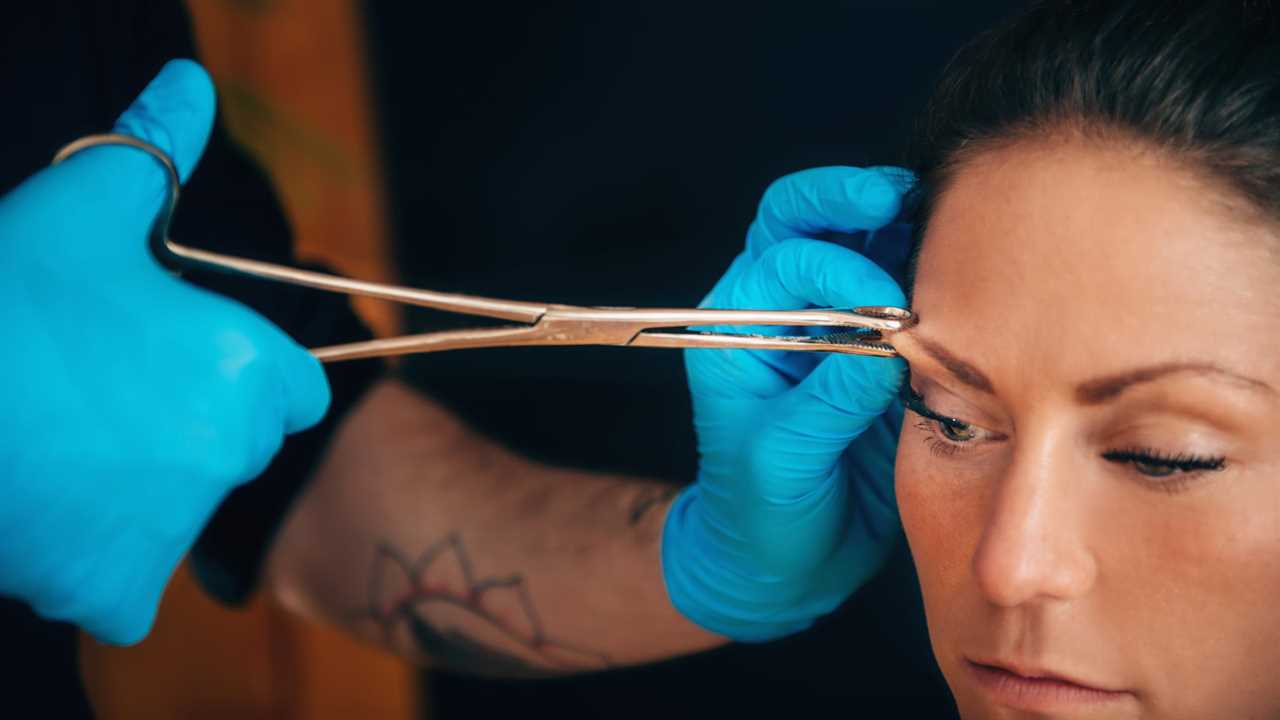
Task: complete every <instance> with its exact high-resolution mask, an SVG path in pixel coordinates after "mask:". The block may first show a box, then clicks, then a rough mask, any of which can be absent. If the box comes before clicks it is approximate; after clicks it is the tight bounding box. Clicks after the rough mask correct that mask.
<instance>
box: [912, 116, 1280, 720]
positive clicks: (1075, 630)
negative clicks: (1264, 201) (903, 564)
mask: <svg viewBox="0 0 1280 720" xmlns="http://www.w3.org/2000/svg"><path fill="white" fill-rule="evenodd" d="M1277 234H1278V233H1277V226H1276V225H1275V224H1273V223H1272V222H1270V221H1268V220H1267V219H1265V218H1264V217H1262V215H1261V214H1260V213H1258V212H1256V211H1255V210H1254V209H1252V208H1251V206H1250V205H1249V204H1248V203H1247V202H1246V201H1244V200H1243V199H1241V198H1238V197H1234V196H1233V195H1232V193H1231V192H1230V190H1229V189H1228V187H1227V186H1226V185H1225V184H1223V183H1221V182H1219V181H1218V180H1216V179H1212V178H1209V177H1206V176H1203V175H1201V174H1199V173H1197V172H1196V171H1195V170H1194V169H1193V168H1191V167H1190V166H1187V165H1185V164H1180V163H1179V162H1176V161H1175V160H1173V159H1172V158H1171V157H1169V156H1166V155H1164V154H1162V153H1161V152H1159V151H1156V150H1155V149H1151V148H1147V147H1145V146H1143V145H1142V144H1141V143H1140V142H1138V141H1134V140H1131V139H1126V138H1124V137H1122V136H1119V135H1115V136H1112V137H1110V138H1108V137H1104V136H1103V135H1101V134H1099V133H1096V132H1094V133H1080V132H1075V131H1070V130H1061V131H1059V132H1057V133H1054V134H1053V135H1052V136H1048V135H1045V134H1041V135H1039V136H1036V137H1033V138H1030V139H1024V140H1019V141H1016V142H1012V143H1007V144H1003V145H1001V146H999V147H996V148H988V149H979V150H977V151H975V152H974V153H972V154H971V156H970V157H968V158H967V159H965V160H963V161H962V162H961V163H960V164H959V166H958V167H957V168H956V169H955V171H954V173H953V175H952V181H951V183H950V185H949V186H948V187H947V188H946V189H945V190H944V191H943V193H942V195H941V197H940V198H939V201H938V204H937V205H936V208H935V211H934V214H933V216H932V218H931V219H930V225H929V231H928V233H927V234H926V237H925V240H924V244H923V248H922V251H921V255H920V263H919V270H918V274H917V280H916V285H915V288H914V308H915V310H916V311H917V312H918V313H919V315H920V318H921V321H920V324H919V325H918V327H917V328H916V329H915V330H913V331H912V332H911V333H910V334H909V335H908V336H903V337H899V338H896V339H895V344H896V345H898V347H899V348H900V349H901V351H902V353H903V355H904V356H905V357H906V358H907V360H908V362H909V364H910V367H911V378H910V383H911V386H912V387H914V389H915V390H916V391H917V392H918V393H919V395H920V396H922V398H923V402H924V404H925V405H927V406H928V407H929V408H931V409H932V410H934V411H936V412H937V413H938V414H941V415H944V416H949V417H952V418H957V419H959V420H962V421H964V422H965V423H969V425H968V426H965V425H958V424H955V423H941V422H938V421H935V420H928V419H926V418H924V417H922V416H921V415H919V414H916V413H908V414H907V418H906V422H904V424H903V429H902V438H901V443H900V446H899V450H898V460H897V494H898V503H899V507H900V510H901V513H902V521H903V524H904V526H905V528H906V532H907V536H908V539H909V541H910V545H911V551H912V553H913V555H914V557H915V562H916V565H917V567H918V570H919V575H920V583H921V587H922V590H923V594H924V600H925V606H926V611H927V614H928V621H929V629H930V635H931V638H932V642H933V649H934V653H935V654H936V656H937V659H938V663H939V665H940V666H941V668H942V671H943V673H944V674H945V675H946V678H947V681H948V683H949V684H950V685H951V688H952V690H953V692H954V693H955V696H956V699H957V701H958V703H959V707H960V710H961V713H962V714H963V716H964V717H965V718H989V717H993V718H1006V717H1007V718H1014V717H1073V718H1076V717H1088V718H1095V717H1097V718H1102V717H1107V718H1113V717H1114V718H1138V717H1141V718H1246V717H1249V718H1262V717H1275V716H1276V714H1277V713H1278V712H1280V674H1278V672H1280V440H1277V435H1276V431H1277V429H1280V307H1277V305H1280V294H1278V293H1277V292H1276V288H1278V287H1280V258H1278V257H1277V252H1276V251H1277V249H1280V238H1278V237H1277ZM1116 452H1134V453H1139V454H1141V453H1155V454H1158V455H1159V456H1161V457H1165V458H1177V459H1179V460H1180V461H1186V462H1183V463H1182V467H1184V468H1185V467H1188V465H1200V466H1216V465H1219V464H1220V468H1218V469H1199V470H1196V469H1190V470H1182V469H1175V467H1174V465H1170V464H1169V462H1167V461H1165V462H1160V461H1155V462H1151V463H1146V464H1144V463H1143V462H1141V461H1135V460H1133V459H1131V458H1126V456H1123V455H1115V454H1114V453H1116ZM1109 453H1111V454H1110V455H1108V454H1109ZM1160 474H1164V476H1163V477H1161V476H1156V475H1160ZM975 663H976V664H975ZM978 664H981V665H985V666H987V667H985V668H983V667H981V665H978ZM1037 676H1038V677H1039V679H1035V678H1036V677H1037ZM1045 676H1058V677H1060V678H1065V679H1069V680H1074V681H1075V683H1076V684H1072V683H1067V682H1062V681H1060V680H1059V681H1055V680H1051V679H1046V677H1045ZM1080 685H1085V686H1090V687H1092V688H1095V690H1087V689H1084V688H1082V687H1080ZM1099 689H1100V690H1109V691H1113V692H1101V691H1100V690H1099Z"/></svg>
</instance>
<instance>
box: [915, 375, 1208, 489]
mask: <svg viewBox="0 0 1280 720" xmlns="http://www.w3.org/2000/svg"><path fill="white" fill-rule="evenodd" d="M902 404H903V405H904V406H905V407H906V408H907V409H908V410H910V411H912V412H914V413H916V414H917V415H919V416H920V418H921V419H920V421H919V422H917V423H916V427H917V428H919V429H921V430H924V431H925V432H927V433H929V434H928V436H927V437H926V438H925V440H924V441H925V444H927V445H928V446H929V451H930V452H932V453H933V454H934V455H937V456H939V457H951V456H954V455H956V454H958V453H961V452H964V451H966V450H967V449H968V448H966V447H965V446H966V445H968V444H969V443H971V442H973V439H972V438H971V439H969V440H962V441H957V440H951V439H948V438H947V437H946V436H945V434H944V433H945V432H946V431H947V429H952V430H961V431H972V430H977V431H978V432H979V433H987V434H992V435H994V433H991V432H990V431H988V430H983V429H981V428H975V427H974V426H972V425H970V424H969V423H966V422H964V421H963V420H960V419H958V418H953V417H948V416H946V415H943V414H941V413H939V412H937V411H935V410H934V409H933V408H930V407H929V406H928V405H925V403H924V398H923V397H921V395H920V393H918V392H916V390H915V388H913V387H911V385H910V383H909V382H904V383H903V384H902ZM1102 459H1104V460H1107V461H1108V462H1113V463H1116V464H1118V465H1130V466H1132V467H1133V468H1134V470H1135V474H1137V475H1138V476H1139V479H1140V481H1141V482H1143V483H1144V484H1146V485H1149V486H1151V487H1156V488H1159V489H1161V490H1164V491H1166V492H1169V493H1174V492H1177V491H1178V490H1181V489H1183V488H1184V487H1186V485H1187V484H1188V483H1189V482H1190V481H1191V480H1192V479H1194V478H1195V477H1196V476H1197V475H1200V474H1201V473H1204V472H1217V471H1220V470H1223V469H1225V468H1226V464H1227V463H1226V458H1225V457H1222V456H1218V457H1205V456H1201V455H1192V454H1188V453H1174V454H1169V453H1163V452H1161V451H1159V450H1155V449H1152V448H1141V447H1129V448H1123V449H1117V450H1108V451H1106V452H1104V453H1102ZM1144 466H1145V467H1147V468H1151V469H1154V470H1156V472H1143V471H1142V469H1141V468H1142V467H1144Z"/></svg>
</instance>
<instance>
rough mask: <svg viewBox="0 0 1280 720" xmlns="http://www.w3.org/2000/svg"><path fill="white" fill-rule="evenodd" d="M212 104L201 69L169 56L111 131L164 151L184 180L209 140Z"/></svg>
mask: <svg viewBox="0 0 1280 720" xmlns="http://www.w3.org/2000/svg"><path fill="white" fill-rule="evenodd" d="M214 106H215V95H214V90H213V81H212V80H211V79H210V78H209V74H208V73H207V72H205V70H204V68H202V67H200V65H199V64H197V63H195V62H194V61H191V60H170V61H169V62H168V63H166V64H165V66H164V67H163V68H161V69H160V72H159V73H158V74H157V75H156V76H155V79H153V80H152V81H151V82H150V83H149V84H148V85H147V87H146V88H145V89H144V90H143V91H142V93H141V94H140V95H138V98H137V99H136V100H134V101H133V104H132V105H130V106H129V109H128V110H125V111H124V114H123V115H121V116H120V119H119V120H117V121H116V125H115V132H117V133H121V134H124V135H132V136H134V137H136V138H138V139H140V140H146V141H147V142H149V143H151V144H152V145H155V146H156V147H157V148H159V149H160V150H162V151H164V152H165V153H166V154H167V155H168V156H169V157H170V159H172V160H173V163H174V165H176V166H177V168H178V176H179V177H180V178H181V179H182V182H186V181H187V178H188V177H190V176H191V171H192V170H194V169H195V166H196V163H197V162H198V161H199V160H200V156H201V154H203V153H204V147H205V145H206V144H207V143H208V142H209V133H210V132H211V131H212V130H213V117H214ZM134 152H136V151H134Z"/></svg>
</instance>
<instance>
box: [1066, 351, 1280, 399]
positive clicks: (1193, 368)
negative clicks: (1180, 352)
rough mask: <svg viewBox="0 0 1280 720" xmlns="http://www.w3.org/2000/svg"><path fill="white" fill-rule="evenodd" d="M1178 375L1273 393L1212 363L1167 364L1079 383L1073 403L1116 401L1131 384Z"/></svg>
mask: <svg viewBox="0 0 1280 720" xmlns="http://www.w3.org/2000/svg"><path fill="white" fill-rule="evenodd" d="M1178 373H1193V374H1196V375H1214V376H1218V377H1221V378H1224V379H1227V380H1231V381H1234V382H1235V383H1236V384H1238V385H1241V386H1242V387H1247V388H1251V389H1254V390H1264V391H1266V392H1272V393H1274V392H1275V389H1274V388H1272V387H1271V386H1270V385H1268V384H1267V383H1265V382H1263V381H1261V380H1258V379H1255V378H1251V377H1246V376H1244V375H1241V374H1239V373H1235V372H1232V371H1230V370H1227V369H1226V368H1222V367H1218V366H1217V365H1214V364H1213V363H1204V362H1168V363H1161V364H1159V365H1151V366H1148V367H1142V368H1137V369H1136V370H1129V371H1126V372H1122V373H1117V374H1115V375H1108V376H1106V377H1102V378H1097V379H1096V380H1088V381H1086V382H1082V383H1080V384H1079V385H1077V386H1076V400H1077V401H1078V402H1080V403H1081V404H1082V405H1097V404H1098V403H1103V402H1106V401H1108V400H1112V399H1114V398H1116V397H1117V396H1119V395H1120V393H1122V392H1124V391H1125V390H1127V389H1129V388H1130V387H1131V386H1133V385H1138V384H1140V383H1144V382H1151V381H1152V380H1158V379H1160V378H1162V377H1165V376H1168V375H1174V374H1178Z"/></svg>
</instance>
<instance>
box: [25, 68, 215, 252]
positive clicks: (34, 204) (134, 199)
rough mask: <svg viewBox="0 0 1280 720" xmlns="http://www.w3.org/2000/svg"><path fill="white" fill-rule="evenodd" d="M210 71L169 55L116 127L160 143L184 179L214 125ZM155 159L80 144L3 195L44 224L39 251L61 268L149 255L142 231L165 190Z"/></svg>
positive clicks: (132, 150)
mask: <svg viewBox="0 0 1280 720" xmlns="http://www.w3.org/2000/svg"><path fill="white" fill-rule="evenodd" d="M213 117H214V93H213V82H212V81H211V80H210V79H209V75H208V74H207V73H206V72H205V71H204V69H203V68H201V67H200V66H199V65H197V64H196V63H194V62H192V61H190V60H174V61H171V62H169V63H168V64H167V65H165V66H164V68H163V69H161V71H160V73H159V74H158V75H156V77H155V79H154V80H152V81H151V83H150V84H149V85H147V87H146V89H144V90H143V91H142V94H141V95H139V96H138V98H137V99H136V100H135V101H134V102H133V104H132V105H131V106H130V107H129V109H128V110H126V111H125V113H124V114H123V115H121V116H120V119H119V121H118V122H117V123H116V125H115V131H116V132H118V133H121V134H127V135H132V136H134V137H137V138H139V139H141V140H145V141H146V142H148V143H151V144H152V145H154V146H156V147H157V148H159V149H160V150H161V151H162V152H164V153H166V154H167V155H168V156H169V157H170V158H172V159H173V161H174V164H175V165H176V167H177V169H178V171H179V174H180V176H181V177H182V179H184V180H185V179H186V178H187V177H188V176H190V175H191V172H192V170H194V169H195V166H196V163H197V162H198V161H199V159H200V155H201V154H202V153H203V152H204V147H205V145H206V143H208V141H209V134H210V132H211V131H212V128H213ZM167 184H168V177H167V175H166V173H165V170H164V168H163V167H162V166H161V165H160V163H159V162H157V161H156V159H155V158H153V157H151V156H150V155H149V154H147V153H145V152H143V151H142V150H139V149H137V148H133V147H128V146H124V145H110V144H104V145H95V146H92V147H88V148H85V149H83V150H81V151H79V152H76V153H75V154H73V155H71V156H70V157H68V158H66V159H65V160H63V161H62V162H61V163H58V164H57V165H56V166H54V167H50V168H46V169H45V170H44V171H42V172H40V173H37V174H36V175H35V176H33V177H32V178H30V179H29V180H28V181H27V182H26V183H23V185H22V186H20V187H19V188H17V189H15V190H14V192H13V193H12V194H11V195H10V196H9V198H8V199H9V200H11V202H10V205H11V206H12V207H15V208H22V209H23V212H25V213H26V217H25V218H24V223H25V224H27V225H29V226H30V225H33V226H39V227H44V228H45V229H46V233H45V237H44V247H43V250H44V251H45V252H47V253H49V254H50V255H51V257H52V258H53V259H54V262H55V263H57V264H59V265H62V266H64V267H86V268H94V267H98V268H100V267H101V266H102V264H103V263H111V262H117V261H121V260H123V261H127V262H136V261H138V260H141V259H149V253H148V252H147V232H148V231H149V229H150V228H151V225H152V223H153V221H154V220H155V218H156V215H157V213H158V212H159V210H160V208H161V204H162V202H163V201H164V199H165V197H166V188H167Z"/></svg>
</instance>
